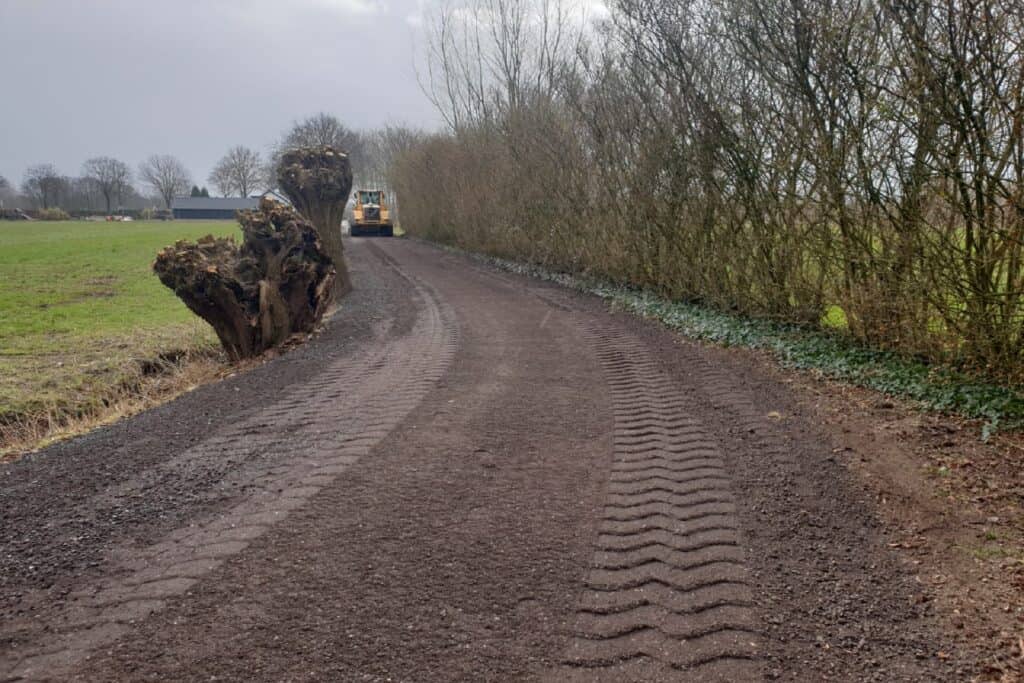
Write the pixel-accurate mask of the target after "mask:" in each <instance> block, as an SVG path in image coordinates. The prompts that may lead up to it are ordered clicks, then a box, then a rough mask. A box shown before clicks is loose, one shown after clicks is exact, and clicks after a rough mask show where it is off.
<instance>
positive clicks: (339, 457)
mask: <svg viewBox="0 0 1024 683" xmlns="http://www.w3.org/2000/svg"><path fill="white" fill-rule="evenodd" d="M382 260H383V261H385V263H386V264H387V265H388V266H389V267H395V266H394V264H393V263H391V262H389V261H388V260H387V259H382ZM398 273H399V275H401V276H402V277H403V278H404V279H405V280H406V281H408V282H409V285H410V295H411V296H413V297H414V298H416V299H417V300H418V301H419V304H420V305H419V306H418V315H417V319H416V321H415V323H414V325H413V328H412V330H411V331H410V332H409V333H408V334H407V335H405V336H401V337H397V338H385V339H388V341H386V342H385V343H382V344H381V346H379V347H378V348H375V349H372V350H371V351H370V352H369V353H368V354H367V355H363V356H359V357H356V358H343V359H340V360H338V361H335V362H334V363H332V364H330V365H328V366H327V367H325V369H324V371H323V373H322V374H321V375H320V376H319V377H318V378H317V379H316V380H314V381H312V382H308V383H305V384H302V385H298V386H293V387H290V388H289V389H288V390H286V391H285V392H284V394H283V395H282V396H281V398H280V400H278V401H277V402H276V403H274V404H272V405H271V406H268V407H267V408H266V409H264V410H261V411H259V412H258V413H256V414H254V415H252V416H251V417H249V418H248V419H246V420H244V421H242V422H240V423H238V424H236V425H233V426H230V427H227V428H226V429H224V430H222V431H220V432H219V433H217V434H214V435H212V436H210V437H209V438H207V439H205V440H204V441H202V442H200V443H199V444H197V445H196V446H194V447H192V448H190V449H188V450H186V451H184V452H183V453H182V454H180V455H179V456H177V457H175V458H173V459H171V460H169V461H166V462H164V463H161V464H160V465H158V466H157V468H158V471H159V476H158V477H157V478H156V481H157V482H158V484H157V485H169V484H171V483H173V482H174V481H176V480H179V479H180V478H181V477H183V476H185V477H187V475H188V473H189V472H190V471H191V470H193V469H195V468H197V467H198V468H203V467H208V466H211V465H210V464H209V463H210V461H211V460H215V459H220V458H225V457H229V458H232V459H234V460H235V461H236V462H237V464H238V465H239V466H238V467H237V468H236V469H234V470H231V471H230V472H229V473H227V474H226V475H225V485H226V486H232V485H241V486H243V490H245V491H246V492H247V494H248V495H246V496H245V497H244V498H243V499H242V500H241V502H239V503H238V504H236V505H235V506H234V507H232V508H230V509H228V510H226V511H224V512H223V513H222V514H219V515H215V516H213V517H212V518H208V519H203V520H200V521H198V522H197V523H193V524H190V525H188V526H183V527H181V528H179V529H177V530H175V531H173V532H171V533H170V534H168V535H167V536H166V537H165V538H164V539H162V540H160V541H159V542H157V543H154V544H152V545H149V546H147V547H142V548H139V547H135V546H120V547H117V548H115V549H114V550H113V551H112V552H111V553H109V556H108V557H107V559H106V562H105V571H104V575H103V577H102V578H100V579H98V580H93V581H91V582H88V583H85V584H83V585H79V586H76V587H75V588H74V590H72V591H71V592H70V593H69V594H68V596H67V598H66V600H65V602H64V603H63V604H60V605H55V606H51V608H50V609H48V610H46V611H45V612H40V613H31V612H30V613H28V614H26V615H25V616H23V617H20V618H18V619H15V620H12V621H11V622H8V623H5V624H3V625H2V626H0V643H3V649H0V679H3V680H62V679H64V678H66V676H67V675H68V674H70V673H71V672H73V671H74V669H75V667H76V664H77V663H78V662H80V661H82V660H83V659H84V658H86V657H88V656H89V654H90V653H91V652H92V651H94V650H96V649H97V648H100V647H103V646H106V645H108V644H110V643H111V642H113V641H115V640H117V639H118V638H119V637H121V636H122V635H124V634H126V633H127V632H129V630H131V628H132V625H133V624H134V623H135V622H137V621H139V620H142V619H145V618H146V617H148V616H149V615H150V614H152V613H153V612H155V611H157V610H160V609H162V608H163V607H164V606H165V605H166V604H167V601H168V600H171V599H173V598H175V597H177V596H179V595H182V594H184V593H185V592H186V591H188V590H189V589H190V588H191V587H192V586H194V585H195V584H196V583H197V582H198V581H200V580H202V578H203V576H204V575H206V574H207V573H209V572H210V571H212V570H214V569H216V568H217V567H218V566H220V565H221V564H223V562H224V561H226V560H227V559H228V558H230V557H231V556H233V555H236V554H238V553H241V552H242V551H244V550H245V549H246V547H247V546H248V545H249V543H250V542H251V541H252V540H253V539H255V538H257V537H259V536H261V535H262V534H264V533H266V532H267V531H268V530H269V529H270V528H271V527H272V526H273V525H274V524H275V523H277V522H279V521H280V520H282V519H284V518H285V517H286V516H287V515H288V514H289V512H291V511H292V510H295V509H297V508H299V507H302V506H303V505H305V504H306V503H307V502H308V501H309V499H310V498H311V497H313V496H314V495H316V494H317V493H318V492H319V491H320V489H322V488H323V487H324V486H326V485H328V484H330V483H331V482H333V481H334V480H335V479H336V478H337V477H338V476H339V475H340V474H341V473H343V472H344V471H345V470H346V469H348V468H349V467H351V466H352V465H353V464H355V463H356V462H358V460H359V459H360V458H361V457H363V456H365V455H366V454H368V453H369V452H370V450H371V449H372V448H373V447H374V446H375V445H376V444H377V443H378V442H379V441H380V440H381V439H382V438H384V437H385V436H386V435H387V434H388V433H389V432H390V431H391V430H392V429H393V428H394V427H395V426H396V425H397V424H398V422H399V421H400V420H401V419H402V418H403V417H404V416H405V415H407V414H408V413H409V412H410V411H411V410H412V409H413V408H414V407H415V406H416V405H417V404H418V403H419V402H420V400H421V399H422V398H423V396H425V395H426V393H427V392H428V391H429V390H430V389H431V388H432V387H433V386H434V384H435V383H436V382H437V381H438V380H439V379H440V378H441V376H442V375H443V373H444V372H445V370H446V369H447V367H448V365H449V363H450V361H451V359H452V357H453V356H454V354H455V351H456V348H457V339H458V329H457V323H456V318H455V315H454V312H453V311H452V310H451V309H450V307H448V306H447V305H446V304H444V303H442V302H441V301H440V299H439V298H438V296H437V295H436V294H435V293H434V292H433V290H432V289H430V288H429V287H428V286H427V285H425V284H423V283H421V282H419V281H414V280H413V279H411V278H409V277H408V276H406V275H405V274H404V273H402V272H401V271H398ZM212 466H216V463H214V464H213V465H212ZM153 482H154V479H153V477H152V471H150V476H149V477H148V478H146V479H145V480H144V481H143V480H142V479H141V478H140V479H138V480H136V479H132V480H129V481H127V482H122V483H119V484H117V485H115V486H112V487H110V488H109V489H108V490H106V491H105V492H103V493H102V494H101V495H100V496H99V509H98V511H96V512H93V513H92V514H93V515H95V516H97V517H99V516H104V515H110V514H114V515H116V514H117V513H118V510H119V507H118V506H124V505H130V504H131V500H132V499H133V498H139V497H140V496H141V495H142V494H140V493H139V492H140V490H141V491H142V492H143V493H144V491H145V488H146V487H152V486H154V483H153Z"/></svg>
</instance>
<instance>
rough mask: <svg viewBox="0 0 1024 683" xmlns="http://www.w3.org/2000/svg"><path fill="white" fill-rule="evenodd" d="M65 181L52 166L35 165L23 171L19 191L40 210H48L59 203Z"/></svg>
mask: <svg viewBox="0 0 1024 683" xmlns="http://www.w3.org/2000/svg"><path fill="white" fill-rule="evenodd" d="M65 185H66V181H65V179H64V177H63V176H61V174H60V171H58V170H57V168H56V167H55V166H54V165H53V164H36V165H34V166H29V167H28V169H27V170H26V171H25V179H24V180H22V182H21V191H22V192H23V193H24V194H25V195H27V196H28V197H29V198H31V199H32V201H33V202H35V203H36V204H37V205H38V206H39V207H40V208H43V209H49V208H50V207H53V206H56V205H57V204H58V203H59V202H60V196H61V193H62V191H63V190H64V188H65Z"/></svg>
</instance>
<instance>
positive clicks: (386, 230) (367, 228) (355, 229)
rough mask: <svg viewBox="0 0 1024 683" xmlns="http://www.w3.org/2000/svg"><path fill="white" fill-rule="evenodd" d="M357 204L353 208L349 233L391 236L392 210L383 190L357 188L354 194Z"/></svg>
mask: <svg viewBox="0 0 1024 683" xmlns="http://www.w3.org/2000/svg"><path fill="white" fill-rule="evenodd" d="M352 198H353V199H354V200H355V202H356V203H355V206H354V207H353V209H352V222H351V224H350V225H349V234H350V235H352V236H353V237H362V236H366V235H377V236H381V237H391V236H392V235H394V226H393V225H392V223H391V215H390V211H388V207H387V203H386V200H385V197H384V191H383V190H356V191H355V192H354V193H353V194H352Z"/></svg>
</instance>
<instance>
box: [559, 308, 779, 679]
mask: <svg viewBox="0 0 1024 683" xmlns="http://www.w3.org/2000/svg"><path fill="white" fill-rule="evenodd" d="M588 332H589V336H590V338H591V339H592V340H593V342H594V345H595V347H596V350H597V354H598V357H599V359H600V361H601V365H602V367H603V368H604V370H605V374H606V377H607V382H608V385H609V386H610V387H611V397H612V403H613V410H614V415H615V432H614V449H615V450H614V457H613V463H612V467H611V473H610V478H609V482H608V489H607V492H608V493H607V500H606V503H605V507H604V510H603V512H602V517H601V520H600V523H599V525H598V533H597V541H596V549H595V553H594V556H593V560H592V564H591V567H590V568H589V570H588V571H587V572H586V574H585V578H584V591H583V594H582V598H581V600H580V604H579V607H578V610H577V614H576V616H575V622H574V627H573V632H572V635H571V638H570V643H569V647H568V650H567V653H566V656H565V658H564V661H563V666H562V667H560V669H559V670H558V671H557V672H553V675H552V678H556V677H557V678H559V679H563V680H564V679H568V680H580V681H583V680H586V681H640V680H644V681H658V680H666V679H671V680H678V678H679V676H680V674H683V673H686V674H688V675H690V676H694V677H696V676H699V677H700V680H702V681H727V680H728V681H738V680H742V681H754V680H758V679H759V678H760V677H761V662H760V656H759V650H760V636H759V635H758V632H757V627H756V621H755V617H754V609H753V604H752V595H751V589H750V586H749V582H748V575H747V570H746V568H745V566H744V552H743V548H742V547H741V544H740V531H739V526H738V522H737V517H736V509H735V502H734V500H733V497H732V494H731V492H730V479H729V477H728V475H727V473H726V470H725V467H724V464H723V462H722V458H721V453H720V452H719V450H718V446H717V445H716V444H715V442H714V441H713V440H712V439H711V438H709V436H708V435H707V433H706V432H705V431H704V429H703V427H702V425H701V424H700V423H699V422H697V421H696V420H694V419H692V418H690V417H688V415H687V412H686V409H685V408H686V399H685V397H684V396H683V395H682V394H681V393H680V392H679V391H678V389H676V388H675V387H674V386H673V384H672V383H671V382H670V381H668V380H667V379H666V377H665V376H664V375H663V374H662V373H661V372H660V370H659V368H658V367H657V366H656V365H655V364H654V362H653V361H652V360H651V358H650V356H649V355H648V352H647V350H646V349H645V348H644V347H643V345H642V344H641V343H640V342H639V341H638V340H637V339H636V338H635V337H633V336H632V335H629V334H627V333H619V332H615V331H609V330H606V329H601V328H596V327H595V328H593V329H590V330H588ZM688 680H689V679H688ZM692 680H697V679H696V678H693V679H692Z"/></svg>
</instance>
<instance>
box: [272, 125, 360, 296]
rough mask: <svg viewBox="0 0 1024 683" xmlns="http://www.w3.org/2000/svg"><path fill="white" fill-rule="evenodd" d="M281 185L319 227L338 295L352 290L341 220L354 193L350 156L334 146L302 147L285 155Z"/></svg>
mask: <svg viewBox="0 0 1024 683" xmlns="http://www.w3.org/2000/svg"><path fill="white" fill-rule="evenodd" d="M277 182H278V185H279V186H280V188H281V191H282V192H284V194H285V196H287V197H288V199H289V200H290V201H291V203H292V204H293V205H294V206H295V208H296V209H297V210H298V211H299V213H301V214H302V215H303V216H305V217H306V218H308V219H309V220H310V221H312V222H313V225H315V226H316V229H317V230H318V231H319V233H320V239H321V240H322V241H323V244H324V249H325V250H326V251H327V255H328V256H330V257H331V260H332V261H333V262H334V267H335V268H336V269H337V271H338V277H337V279H336V280H335V283H334V296H335V298H336V299H340V298H341V297H343V296H344V295H346V294H348V293H349V292H350V291H351V290H352V281H351V280H350V279H349V275H348V267H347V266H346V265H345V254H344V251H343V249H344V247H343V245H342V241H341V219H342V218H343V217H344V214H345V205H346V204H347V203H348V197H349V193H350V192H351V191H352V167H351V165H350V164H349V160H348V155H347V154H345V153H344V152H342V151H340V150H336V149H334V148H333V147H329V146H326V145H325V146H322V147H300V148H298V149H292V150H289V151H287V152H285V153H284V154H283V155H282V156H281V162H280V164H279V165H278V167H277Z"/></svg>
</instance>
